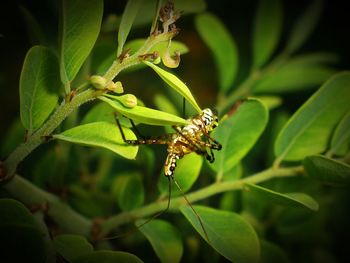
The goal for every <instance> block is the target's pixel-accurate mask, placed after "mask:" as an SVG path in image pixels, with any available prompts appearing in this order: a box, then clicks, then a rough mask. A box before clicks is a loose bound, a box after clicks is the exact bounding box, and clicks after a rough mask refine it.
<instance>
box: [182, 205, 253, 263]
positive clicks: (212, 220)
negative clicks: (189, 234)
mask: <svg viewBox="0 0 350 263" xmlns="http://www.w3.org/2000/svg"><path fill="white" fill-rule="evenodd" d="M193 207H194V209H195V211H196V212H197V213H198V215H199V216H200V217H201V219H202V221H203V224H204V229H205V230H206V232H207V234H208V237H209V241H210V245H211V246H212V247H213V248H214V249H215V250H216V251H218V252H219V253H220V254H221V255H223V256H224V257H225V258H227V259H229V260H230V261H233V262H235V263H244V262H247V263H253V262H258V260H259V254H260V246H259V240H258V237H257V235H256V233H255V231H254V229H253V227H252V226H251V225H249V224H248V223H247V222H246V221H245V220H244V219H243V218H242V217H241V216H239V215H237V214H235V213H232V212H227V211H220V210H216V209H213V208H209V207H204V206H193ZM180 210H181V212H182V214H183V215H184V216H185V217H186V218H187V220H188V221H190V223H191V224H192V226H193V227H194V228H195V229H196V230H197V232H198V233H200V235H201V236H202V237H203V238H204V239H206V237H205V234H204V232H203V229H202V227H201V225H200V222H199V221H198V218H197V217H196V216H195V214H194V213H193V211H192V210H191V208H190V207H188V206H182V207H180Z"/></svg>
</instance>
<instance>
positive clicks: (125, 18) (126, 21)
mask: <svg viewBox="0 0 350 263" xmlns="http://www.w3.org/2000/svg"><path fill="white" fill-rule="evenodd" d="M141 3H142V0H128V1H127V3H126V6H125V9H124V12H123V15H122V18H121V21H120V25H119V30H118V51H117V56H119V55H120V54H121V53H122V51H123V47H124V43H125V41H126V39H127V37H128V35H129V32H130V29H131V26H132V24H133V22H134V19H135V17H136V14H137V12H138V11H139V8H140V5H141Z"/></svg>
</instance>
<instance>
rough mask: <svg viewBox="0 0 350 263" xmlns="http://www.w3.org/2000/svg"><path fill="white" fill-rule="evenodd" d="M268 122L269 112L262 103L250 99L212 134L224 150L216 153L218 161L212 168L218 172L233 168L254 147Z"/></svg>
mask: <svg viewBox="0 0 350 263" xmlns="http://www.w3.org/2000/svg"><path fill="white" fill-rule="evenodd" d="M267 120H268V111H267V109H266V107H265V106H264V105H263V104H262V103H261V102H260V101H258V100H256V99H249V100H247V101H245V102H244V103H243V104H242V105H240V106H239V108H238V109H237V111H236V112H235V113H234V114H233V115H232V116H230V117H229V118H228V119H226V120H224V121H223V122H221V123H219V126H218V127H217V128H216V129H215V130H214V131H213V133H212V135H213V136H214V137H215V139H217V140H218V141H219V142H220V143H221V144H222V150H221V151H219V152H217V153H215V154H216V161H215V162H214V163H213V164H212V165H211V167H212V168H213V169H214V170H215V171H217V172H219V171H221V172H226V171H228V170H230V169H231V168H233V167H234V166H235V165H236V164H237V163H238V162H239V161H240V160H241V159H242V158H243V157H244V156H245V155H246V154H247V153H248V152H249V150H250V149H251V148H252V147H253V146H254V144H255V142H256V141H257V140H258V138H259V136H260V135H261V133H262V132H263V130H264V129H265V127H266V124H267Z"/></svg>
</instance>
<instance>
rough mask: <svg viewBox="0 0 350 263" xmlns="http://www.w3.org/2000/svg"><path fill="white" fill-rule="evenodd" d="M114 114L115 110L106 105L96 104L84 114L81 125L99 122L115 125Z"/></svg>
mask: <svg viewBox="0 0 350 263" xmlns="http://www.w3.org/2000/svg"><path fill="white" fill-rule="evenodd" d="M114 112H115V110H114V109H113V108H112V107H111V106H109V105H108V104H106V103H98V104H96V105H94V106H93V107H92V108H91V109H90V110H89V111H88V112H87V113H86V114H85V116H84V118H83V119H82V121H81V124H87V123H91V122H100V121H103V122H110V123H114V124H116V121H115V116H114Z"/></svg>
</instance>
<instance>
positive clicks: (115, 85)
mask: <svg viewBox="0 0 350 263" xmlns="http://www.w3.org/2000/svg"><path fill="white" fill-rule="evenodd" d="M106 89H107V90H110V91H113V92H115V93H118V94H121V93H123V92H124V89H123V85H122V83H121V82H120V81H117V82H113V81H111V82H109V83H108V85H107V86H106Z"/></svg>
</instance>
